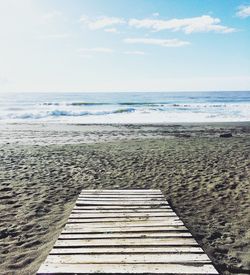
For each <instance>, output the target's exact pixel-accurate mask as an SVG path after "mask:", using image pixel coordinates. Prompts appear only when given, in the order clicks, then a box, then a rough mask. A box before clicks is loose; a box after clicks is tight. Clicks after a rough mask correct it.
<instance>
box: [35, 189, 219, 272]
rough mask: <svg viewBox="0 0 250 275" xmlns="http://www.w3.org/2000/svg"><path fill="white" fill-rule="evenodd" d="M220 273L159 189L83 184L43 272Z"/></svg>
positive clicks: (40, 270) (41, 268) (41, 269)
mask: <svg viewBox="0 0 250 275" xmlns="http://www.w3.org/2000/svg"><path fill="white" fill-rule="evenodd" d="M96 273H101V274H172V275H174V274H176V275H177V274H185V275H187V274H190V275H191V274H192V275H194V274H196V275H197V274H200V275H201V274H207V275H214V274H219V273H218V272H217V271H216V270H215V268H214V266H213V265H212V263H211V261H210V259H209V258H208V256H207V255H206V254H205V253H204V252H203V250H202V249H201V247H200V246H199V245H198V243H197V242H196V241H195V240H194V238H192V235H191V234H190V233H189V231H188V230H187V228H186V227H185V226H184V224H183V223H182V221H181V220H180V219H179V218H178V216H177V215H176V214H175V212H174V211H173V210H172V209H171V207H170V206H169V204H168V203H167V201H166V200H165V199H164V196H163V195H162V193H161V191H160V190H155V189H153V190H152V189H151V190H83V191H82V192H81V194H80V195H79V198H78V200H77V201H76V205H75V207H74V208H73V210H72V213H71V215H70V217H69V219H68V222H67V224H66V226H65V228H64V229H63V231H62V233H61V235H60V236H59V238H58V240H57V241H56V243H55V244H54V247H53V249H52V250H51V252H50V253H49V255H48V257H47V259H46V260H45V262H44V263H43V264H42V265H41V267H40V269H39V271H38V272H37V274H38V275H42V274H96Z"/></svg>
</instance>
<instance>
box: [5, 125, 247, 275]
mask: <svg viewBox="0 0 250 275" xmlns="http://www.w3.org/2000/svg"><path fill="white" fill-rule="evenodd" d="M61 126H62V125H59V126H58V127H54V128H53V127H50V126H46V125H45V126H44V127H40V125H39V127H40V128H39V127H34V125H28V126H27V125H19V127H15V125H12V126H11V127H9V126H7V128H6V126H5V128H4V129H3V128H2V129H3V131H0V133H1V142H2V143H1V144H0V158H1V160H2V161H1V164H0V180H1V185H0V196H1V202H2V203H1V205H0V213H1V223H0V254H1V255H2V256H3V257H2V260H0V274H1V275H15V274H18V275H34V274H35V272H36V271H37V269H38V268H39V266H40V264H41V263H42V262H43V261H44V260H45V258H46V256H47V254H48V253H49V251H50V249H51V247H52V246H53V243H54V241H55V240H56V239H57V237H58V235H59V234H60V231H61V230H62V228H63V226H64V224H65V223H66V221H67V219H68V215H69V214H70V212H71V209H72V207H73V206H74V203H75V200H76V198H77V196H78V194H79V193H80V191H81V190H82V189H84V188H86V189H97V188H98V189H137V188H145V189H150V188H156V189H161V190H162V191H163V193H164V195H165V197H166V199H167V200H168V201H169V202H170V204H171V205H172V206H173V208H174V210H175V211H176V212H177V214H178V215H179V216H180V218H181V219H182V220H183V222H184V223H185V225H186V226H187V227H188V229H189V230H190V231H191V233H192V234H193V236H194V237H195V239H196V240H197V241H198V242H199V244H200V245H201V246H202V248H203V249H204V250H205V252H206V253H207V254H208V255H209V257H210V258H211V259H212V261H213V262H214V264H215V266H216V268H218V270H219V271H220V272H221V274H222V275H233V274H238V275H239V274H247V272H249V271H250V261H249V259H250V254H249V251H250V244H249V230H248V228H249V226H250V216H249V205H250V182H249V178H250V169H249V148H250V123H246V124H245V123H244V124H243V125H242V124H241V125H239V124H234V123H233V125H232V124H231V123H230V125H225V124H223V125H221V124H220V125H218V124H217V125H216V126H215V125H214V124H213V125H207V124H205V125H204V124H203V125H191V126H190V125H178V126H176V125H172V126H169V125H164V126H162V125H160V126H159V125H150V126H137V125H136V126H135V125H127V126H120V125H119V126H114V125H111V126H106V127H105V126H103V125H101V126H92V125H91V126H90V125H88V126H80V127H79V126H74V125H73V126H72V125H69V126H65V125H64V126H63V127H61ZM8 127H9V128H8ZM77 127H78V128H77ZM0 130H1V127H0ZM226 131H230V132H231V133H232V135H233V136H232V137H231V138H220V137H219V136H220V134H221V133H225V132H226ZM10 137H11V138H10ZM3 138H5V142H3V140H4V139H3Z"/></svg>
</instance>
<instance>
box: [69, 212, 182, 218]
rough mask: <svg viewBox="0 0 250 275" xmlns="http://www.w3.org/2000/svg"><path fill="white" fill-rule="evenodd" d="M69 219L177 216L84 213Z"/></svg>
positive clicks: (74, 214)
mask: <svg viewBox="0 0 250 275" xmlns="http://www.w3.org/2000/svg"><path fill="white" fill-rule="evenodd" d="M69 217H70V218H88V219H90V218H122V217H123V218H125V217H126V218H131V217H141V218H148V217H175V218H177V215H176V214H175V213H174V212H170V213H168V212H162V213H104V214H103V213H98V212H97V213H95V214H86V213H79V212H78V213H73V212H72V214H70V216H69Z"/></svg>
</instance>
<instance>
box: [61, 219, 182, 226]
mask: <svg viewBox="0 0 250 275" xmlns="http://www.w3.org/2000/svg"><path fill="white" fill-rule="evenodd" d="M174 225H183V222H182V221H180V220H179V221H175V220H173V221H131V222H98V223H95V226H94V227H93V225H92V224H89V223H84V224H83V223H80V222H79V223H74V224H72V223H68V224H67V225H66V227H67V228H70V227H74V228H77V227H84V228H97V227H100V228H105V227H106V228H107V227H109V228H117V227H118V228H122V227H124V226H126V227H138V226H139V227H142V226H144V227H147V226H150V227H152V226H174Z"/></svg>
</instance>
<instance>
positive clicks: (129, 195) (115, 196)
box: [79, 194, 164, 199]
mask: <svg viewBox="0 0 250 275" xmlns="http://www.w3.org/2000/svg"><path fill="white" fill-rule="evenodd" d="M79 198H128V199H129V198H135V199H136V198H138V199H144V198H161V199H164V196H163V195H159V194H149V195H147V194H126V195H124V194H114V195H109V194H98V195H97V194H95V195H91V194H80V195H79Z"/></svg>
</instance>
